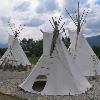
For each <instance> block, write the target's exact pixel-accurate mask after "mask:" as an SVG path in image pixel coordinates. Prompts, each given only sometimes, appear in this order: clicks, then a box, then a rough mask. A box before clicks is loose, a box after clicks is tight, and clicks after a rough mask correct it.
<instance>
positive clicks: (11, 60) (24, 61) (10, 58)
mask: <svg viewBox="0 0 100 100" xmlns="http://www.w3.org/2000/svg"><path fill="white" fill-rule="evenodd" d="M6 63H8V64H11V65H12V66H17V65H20V64H21V65H23V66H27V65H31V63H30V62H29V60H28V58H27V57H26V55H25V53H24V51H23V50H22V47H21V46H20V43H19V41H18V38H17V37H16V38H15V36H13V35H9V40H8V49H7V51H6V52H5V53H4V55H3V56H2V57H1V59H0V64H3V65H5V64H6Z"/></svg>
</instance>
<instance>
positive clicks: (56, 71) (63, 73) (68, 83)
mask: <svg viewBox="0 0 100 100" xmlns="http://www.w3.org/2000/svg"><path fill="white" fill-rule="evenodd" d="M52 37H53V34H52V33H47V32H43V55H42V56H41V58H40V59H39V61H38V63H37V64H36V66H35V68H34V69H33V70H32V72H31V73H30V75H29V76H28V77H27V78H26V79H25V81H24V82H23V83H22V84H20V85H19V86H20V87H21V88H22V89H24V90H25V91H28V92H31V93H37V94H38V93H40V94H42V95H69V94H70V95H75V94H80V93H83V92H85V91H86V90H87V88H90V87H91V85H90V84H89V82H88V81H87V79H86V78H85V77H83V76H82V75H81V74H80V73H79V72H78V71H77V69H76V68H77V67H76V65H75V63H73V60H72V58H71V56H70V54H69V52H68V51H67V49H66V47H65V45H64V43H63V42H62V39H61V37H60V36H59V37H58V38H57V40H56V44H55V48H54V51H53V53H52V56H50V48H51V42H52Z"/></svg>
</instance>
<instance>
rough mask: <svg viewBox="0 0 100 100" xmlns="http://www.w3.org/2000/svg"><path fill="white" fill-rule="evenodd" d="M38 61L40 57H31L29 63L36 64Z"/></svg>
mask: <svg viewBox="0 0 100 100" xmlns="http://www.w3.org/2000/svg"><path fill="white" fill-rule="evenodd" d="M38 59H39V57H29V61H30V62H31V64H36V63H37V61H38Z"/></svg>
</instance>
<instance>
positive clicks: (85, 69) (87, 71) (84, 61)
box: [68, 29, 100, 76]
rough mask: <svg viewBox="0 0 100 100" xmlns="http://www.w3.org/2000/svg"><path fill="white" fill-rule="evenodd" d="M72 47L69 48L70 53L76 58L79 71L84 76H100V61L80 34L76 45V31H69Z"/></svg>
mask: <svg viewBox="0 0 100 100" xmlns="http://www.w3.org/2000/svg"><path fill="white" fill-rule="evenodd" d="M68 33H69V37H70V40H71V45H70V47H69V50H70V53H71V55H72V56H73V58H74V61H75V62H76V63H77V65H78V69H79V71H80V72H81V73H83V75H84V76H94V75H96V74H97V75H100V61H99V59H98V57H97V56H96V54H95V53H94V51H93V50H92V48H91V47H90V45H89V44H88V42H87V40H86V39H85V38H84V36H83V35H82V34H81V33H80V34H79V36H78V40H77V46H76V49H75V43H76V35H77V33H76V30H70V29H68Z"/></svg>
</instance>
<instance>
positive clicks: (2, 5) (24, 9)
mask: <svg viewBox="0 0 100 100" xmlns="http://www.w3.org/2000/svg"><path fill="white" fill-rule="evenodd" d="M79 1H80V9H81V11H82V10H84V9H89V10H90V12H89V14H88V16H87V23H86V24H85V25H84V26H83V28H82V30H83V32H84V34H85V36H93V35H99V34H100V0H79ZM65 8H67V9H68V10H69V12H70V13H73V12H75V10H76V9H77V0H1V2H0V43H7V40H8V36H9V35H8V33H9V34H13V33H12V32H11V30H10V28H9V26H8V21H9V20H10V22H14V23H15V24H16V27H18V25H19V24H24V25H26V26H25V27H24V30H23V31H22V32H21V34H20V38H21V39H22V38H33V39H35V40H36V39H41V38H42V33H41V32H40V29H43V30H46V31H50V30H51V29H52V28H51V27H50V24H49V21H48V20H49V19H51V17H52V16H57V17H59V16H60V15H61V16H62V17H63V18H64V20H66V22H68V23H67V25H66V27H70V26H71V28H72V26H73V27H74V24H73V23H72V22H70V20H69V17H68V16H67V14H66V13H65ZM69 22H70V23H69Z"/></svg>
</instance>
